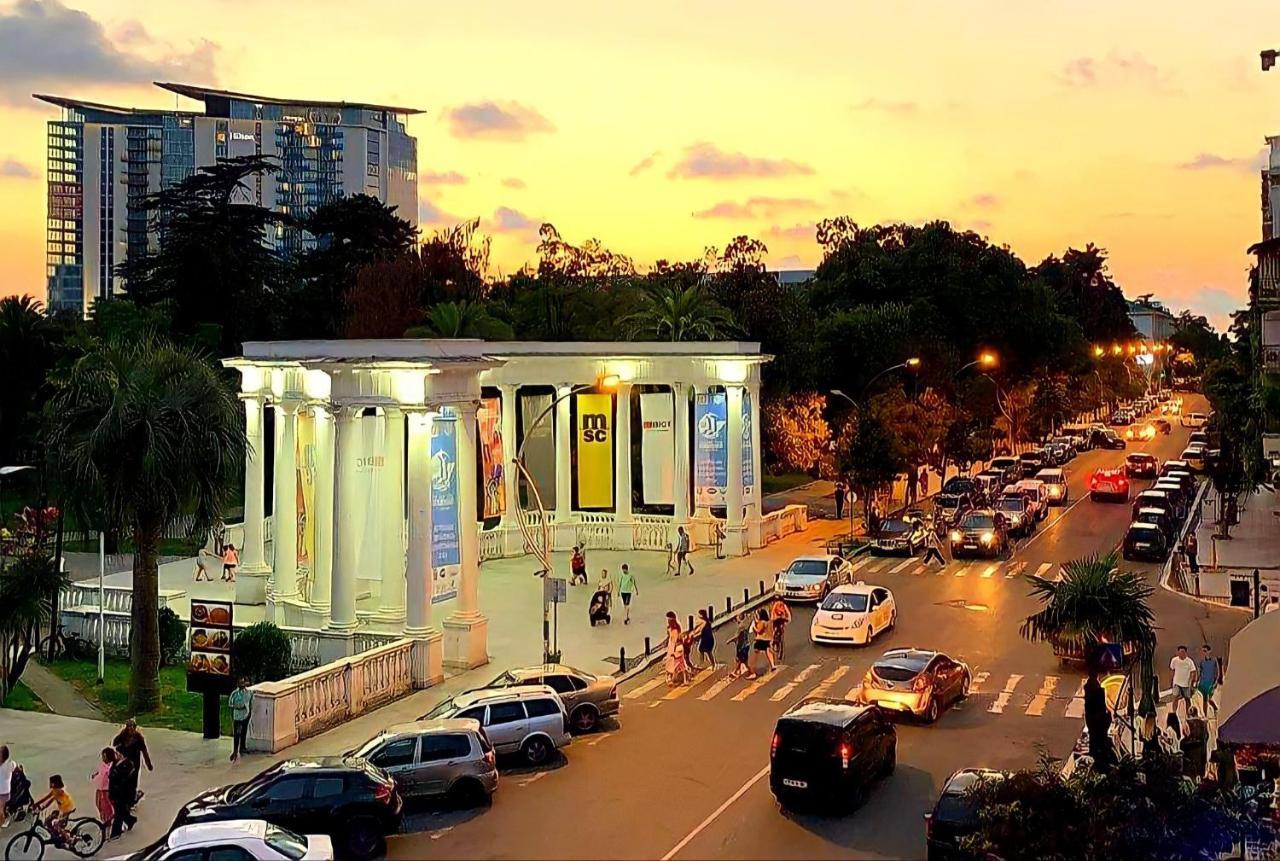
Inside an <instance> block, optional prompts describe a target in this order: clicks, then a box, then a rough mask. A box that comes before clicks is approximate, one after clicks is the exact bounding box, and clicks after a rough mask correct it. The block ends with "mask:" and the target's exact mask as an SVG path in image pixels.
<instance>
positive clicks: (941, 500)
mask: <svg viewBox="0 0 1280 861" xmlns="http://www.w3.org/2000/svg"><path fill="white" fill-rule="evenodd" d="M934 505H935V506H936V507H937V508H959V507H960V497H958V496H955V495H954V494H950V493H940V494H938V496H937V497H936V498H935V499H934Z"/></svg>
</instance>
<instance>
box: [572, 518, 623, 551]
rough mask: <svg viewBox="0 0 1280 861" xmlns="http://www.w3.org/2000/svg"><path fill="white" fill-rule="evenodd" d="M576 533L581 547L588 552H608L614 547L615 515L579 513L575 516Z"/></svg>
mask: <svg viewBox="0 0 1280 861" xmlns="http://www.w3.org/2000/svg"><path fill="white" fill-rule="evenodd" d="M574 518H575V519H576V521H577V522H576V523H575V524H574V533H575V535H576V536H577V543H578V546H579V547H583V548H586V549H588V550H608V549H609V548H610V547H612V546H613V520H614V517H613V514H612V513H610V512H600V511H579V512H577V513H576V514H574Z"/></svg>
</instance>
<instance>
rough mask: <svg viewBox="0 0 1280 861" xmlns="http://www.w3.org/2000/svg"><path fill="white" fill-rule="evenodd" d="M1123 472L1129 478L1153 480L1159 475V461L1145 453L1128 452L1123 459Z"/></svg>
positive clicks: (1152, 455)
mask: <svg viewBox="0 0 1280 861" xmlns="http://www.w3.org/2000/svg"><path fill="white" fill-rule="evenodd" d="M1124 471H1125V474H1126V475H1128V476H1129V477H1130V478H1155V477H1156V476H1157V475H1159V474H1160V461H1158V460H1156V456H1155V455H1154V454H1148V453H1147V452H1145V451H1135V452H1130V453H1129V454H1127V455H1125V458H1124Z"/></svg>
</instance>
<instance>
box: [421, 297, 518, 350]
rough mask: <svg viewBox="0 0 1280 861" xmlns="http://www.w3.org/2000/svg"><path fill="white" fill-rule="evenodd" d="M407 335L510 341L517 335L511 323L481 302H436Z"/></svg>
mask: <svg viewBox="0 0 1280 861" xmlns="http://www.w3.org/2000/svg"><path fill="white" fill-rule="evenodd" d="M404 334H405V337H406V338H483V339H485V340H486V341H509V340H511V339H512V338H513V337H514V334H513V333H512V331H511V326H509V325H508V324H507V323H505V322H503V321H502V320H499V319H497V318H496V317H494V316H492V315H491V314H490V313H489V310H488V309H487V308H485V306H484V305H483V304H481V303H479V302H468V301H467V300H466V299H462V300H460V301H458V302H437V303H436V304H435V305H432V306H431V310H430V311H428V312H427V319H426V320H425V321H424V322H423V323H422V325H420V326H413V327H412V328H410V329H408V330H407V331H406V332H405V333H404Z"/></svg>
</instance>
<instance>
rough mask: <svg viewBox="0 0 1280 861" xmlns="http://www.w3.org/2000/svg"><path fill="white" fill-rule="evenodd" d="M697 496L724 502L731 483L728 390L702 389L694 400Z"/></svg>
mask: <svg viewBox="0 0 1280 861" xmlns="http://www.w3.org/2000/svg"><path fill="white" fill-rule="evenodd" d="M693 427H694V434H693V439H694V449H693V499H694V503H695V504H696V505H698V506H701V507H710V506H715V505H723V504H724V489H725V486H726V485H727V484H728V483H729V479H728V472H729V404H728V400H727V398H726V397H725V393H724V392H698V393H697V395H695V396H694V401H693Z"/></svg>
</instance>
